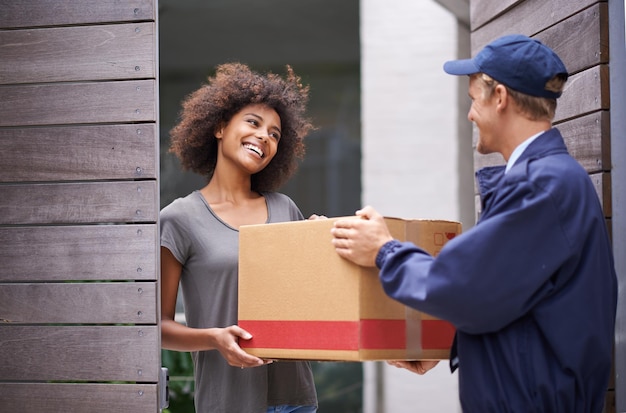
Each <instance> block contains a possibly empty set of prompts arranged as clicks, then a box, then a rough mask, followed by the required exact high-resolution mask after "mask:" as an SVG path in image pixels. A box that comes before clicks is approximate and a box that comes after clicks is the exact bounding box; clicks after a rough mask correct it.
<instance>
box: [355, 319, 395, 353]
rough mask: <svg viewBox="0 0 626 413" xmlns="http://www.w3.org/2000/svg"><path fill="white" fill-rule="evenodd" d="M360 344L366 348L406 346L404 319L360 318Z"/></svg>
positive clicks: (379, 348)
mask: <svg viewBox="0 0 626 413" xmlns="http://www.w3.org/2000/svg"><path fill="white" fill-rule="evenodd" d="M361 346H362V348H364V349H368V350H384V349H393V350H402V349H405V348H406V321H405V320H361Z"/></svg>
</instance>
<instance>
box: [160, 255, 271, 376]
mask: <svg viewBox="0 0 626 413" xmlns="http://www.w3.org/2000/svg"><path fill="white" fill-rule="evenodd" d="M181 273H182V264H181V263H179V262H178V261H177V260H176V258H175V257H174V255H173V254H172V252H171V251H170V250H169V249H167V248H165V247H161V346H162V347H163V348H164V349H168V350H176V351H201V350H214V349H215V350H218V351H219V352H220V353H221V354H222V356H223V357H224V358H225V359H226V361H227V362H228V364H230V365H231V366H236V367H254V366H259V365H262V364H264V361H263V360H261V359H259V358H257V357H254V356H252V355H250V354H248V353H246V352H245V351H243V350H242V349H241V348H240V347H239V344H238V340H239V339H244V340H249V339H250V338H252V335H251V334H250V333H248V332H247V331H245V330H244V329H242V328H240V327H239V326H236V325H235V326H230V327H226V328H191V327H187V326H184V325H182V324H180V323H177V322H176V321H174V316H175V314H176V297H177V295H178V285H179V282H180V277H181Z"/></svg>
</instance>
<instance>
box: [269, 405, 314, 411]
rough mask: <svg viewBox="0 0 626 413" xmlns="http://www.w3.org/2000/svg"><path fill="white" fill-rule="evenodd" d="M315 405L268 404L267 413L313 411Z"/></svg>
mask: <svg viewBox="0 0 626 413" xmlns="http://www.w3.org/2000/svg"><path fill="white" fill-rule="evenodd" d="M315 412H317V407H316V406H288V405H286V404H283V405H280V406H270V407H268V408H267V413H315Z"/></svg>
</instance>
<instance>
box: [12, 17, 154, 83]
mask: <svg viewBox="0 0 626 413" xmlns="http://www.w3.org/2000/svg"><path fill="white" fill-rule="evenodd" d="M155 26H156V25H155V23H135V24H116V25H106V26H105V25H98V26H82V27H57V28H45V29H30V30H8V31H0V55H1V56H2V59H0V79H1V81H2V83H3V84H11V83H34V82H40V83H43V82H56V81H79V80H114V79H138V78H144V79H145V78H154V77H155V73H156V68H155V66H156V62H155V46H156V42H155ZM16 67H19V70H15V68H16Z"/></svg>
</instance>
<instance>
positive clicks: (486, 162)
mask: <svg viewBox="0 0 626 413" xmlns="http://www.w3.org/2000/svg"><path fill="white" fill-rule="evenodd" d="M555 126H556V127H557V128H559V130H560V131H561V134H562V135H563V140H564V141H565V146H567V150H568V151H569V153H570V154H571V155H572V156H573V157H574V158H575V159H576V160H577V161H578V162H579V163H580V164H581V165H582V166H583V167H584V168H585V170H587V172H588V173H594V172H600V171H604V170H609V169H610V165H611V153H610V147H609V138H610V135H609V134H610V131H609V127H610V124H609V113H608V112H607V111H599V112H594V113H591V114H589V115H587V116H583V117H580V118H574V119H572V120H569V121H567V122H563V123H560V124H558V125H555ZM476 136H477V135H474V139H476ZM475 145H476V144H475V143H474V147H475ZM505 163H506V162H505V161H504V158H502V156H501V155H500V154H489V155H481V154H479V153H478V152H476V151H475V150H474V168H475V170H478V169H480V168H484V167H486V166H494V165H503V164H505Z"/></svg>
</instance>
